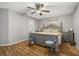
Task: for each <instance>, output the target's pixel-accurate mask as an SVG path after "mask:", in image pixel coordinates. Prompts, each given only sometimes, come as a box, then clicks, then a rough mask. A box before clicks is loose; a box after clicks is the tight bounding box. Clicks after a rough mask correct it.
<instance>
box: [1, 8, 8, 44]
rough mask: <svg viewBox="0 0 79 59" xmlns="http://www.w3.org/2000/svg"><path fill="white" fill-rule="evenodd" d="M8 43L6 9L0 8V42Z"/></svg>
mask: <svg viewBox="0 0 79 59" xmlns="http://www.w3.org/2000/svg"><path fill="white" fill-rule="evenodd" d="M7 43H8V9H2V8H0V44H7Z"/></svg>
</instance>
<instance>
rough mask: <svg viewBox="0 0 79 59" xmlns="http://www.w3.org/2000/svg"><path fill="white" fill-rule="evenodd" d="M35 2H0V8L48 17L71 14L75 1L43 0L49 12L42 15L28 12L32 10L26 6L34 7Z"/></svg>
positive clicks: (39, 17)
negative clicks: (46, 0) (49, 0)
mask: <svg viewBox="0 0 79 59" xmlns="http://www.w3.org/2000/svg"><path fill="white" fill-rule="evenodd" d="M34 4H35V2H0V8H8V9H11V10H13V11H16V12H19V13H24V12H26V13H27V14H28V15H29V16H31V17H34V18H37V19H44V18H48V17H54V16H59V15H65V14H71V13H72V12H73V11H74V9H75V7H76V5H77V4H78V3H77V2H43V4H45V8H46V9H49V10H50V13H43V15H42V16H40V15H39V14H36V13H35V14H32V15H31V14H30V13H31V12H32V11H33V10H30V9H28V8H27V6H30V7H34Z"/></svg>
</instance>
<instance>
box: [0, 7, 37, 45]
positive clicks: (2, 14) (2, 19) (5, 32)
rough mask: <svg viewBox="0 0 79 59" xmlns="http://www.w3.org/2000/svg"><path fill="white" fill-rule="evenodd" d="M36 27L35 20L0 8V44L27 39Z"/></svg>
mask: <svg viewBox="0 0 79 59" xmlns="http://www.w3.org/2000/svg"><path fill="white" fill-rule="evenodd" d="M36 29H37V21H36V20H34V19H33V18H30V17H28V16H24V15H20V14H18V13H16V12H15V11H11V10H8V9H2V8H1V9H0V45H1V44H2V45H4V44H9V43H14V42H18V41H21V40H28V39H29V32H34V31H36Z"/></svg>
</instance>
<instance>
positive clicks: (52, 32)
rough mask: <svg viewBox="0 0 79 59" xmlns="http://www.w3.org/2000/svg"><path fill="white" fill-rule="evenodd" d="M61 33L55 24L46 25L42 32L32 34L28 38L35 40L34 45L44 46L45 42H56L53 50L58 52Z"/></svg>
mask: <svg viewBox="0 0 79 59" xmlns="http://www.w3.org/2000/svg"><path fill="white" fill-rule="evenodd" d="M61 37H62V32H61V31H60V27H59V26H57V25H56V24H52V25H47V26H45V27H43V28H42V31H38V32H32V33H30V38H31V39H35V40H34V42H35V43H36V44H39V45H42V46H44V45H45V41H47V40H50V41H53V42H54V41H56V47H55V50H56V51H59V46H60V44H61Z"/></svg>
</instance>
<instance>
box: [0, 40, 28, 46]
mask: <svg viewBox="0 0 79 59" xmlns="http://www.w3.org/2000/svg"><path fill="white" fill-rule="evenodd" d="M23 41H28V40H27V39H23V40H20V41H16V42H12V43H8V44H0V46H10V45H13V44H17V43H20V42H23Z"/></svg>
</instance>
